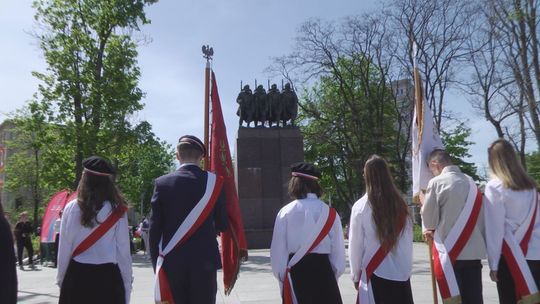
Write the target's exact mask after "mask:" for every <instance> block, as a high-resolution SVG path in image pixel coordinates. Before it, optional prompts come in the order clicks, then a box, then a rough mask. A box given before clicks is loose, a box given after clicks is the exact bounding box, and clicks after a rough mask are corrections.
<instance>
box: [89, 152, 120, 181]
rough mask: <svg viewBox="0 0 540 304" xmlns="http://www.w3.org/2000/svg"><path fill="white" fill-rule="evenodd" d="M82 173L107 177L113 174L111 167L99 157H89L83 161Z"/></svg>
mask: <svg viewBox="0 0 540 304" xmlns="http://www.w3.org/2000/svg"><path fill="white" fill-rule="evenodd" d="M82 165H83V167H84V171H85V172H87V173H90V174H93V175H100V176H109V175H113V174H114V173H115V171H114V168H113V166H111V164H110V163H109V162H108V161H107V160H106V159H104V158H103V157H99V156H90V157H88V158H86V159H85V160H83V162H82Z"/></svg>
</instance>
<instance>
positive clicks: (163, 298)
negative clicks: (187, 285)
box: [154, 172, 223, 304]
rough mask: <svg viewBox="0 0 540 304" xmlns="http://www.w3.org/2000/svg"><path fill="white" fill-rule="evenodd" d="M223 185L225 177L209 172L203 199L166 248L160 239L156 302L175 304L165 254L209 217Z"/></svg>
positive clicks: (155, 291) (183, 240)
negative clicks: (166, 271)
mask: <svg viewBox="0 0 540 304" xmlns="http://www.w3.org/2000/svg"><path fill="white" fill-rule="evenodd" d="M222 185H223V177H221V176H216V175H215V174H213V173H211V172H208V179H207V181H206V191H205V193H204V195H203V197H202V198H201V200H200V201H199V202H198V203H197V205H195V207H194V208H193V209H192V210H191V212H190V213H189V214H188V216H187V217H186V219H185V220H184V221H183V222H182V224H180V227H178V230H176V232H175V233H174V235H173V237H172V238H171V240H170V241H169V243H167V246H166V247H165V249H162V243H163V236H162V237H161V240H160V241H159V256H158V258H157V262H156V277H155V288H154V299H155V302H156V303H163V304H165V303H166V304H174V299H173V296H172V292H171V288H170V285H169V281H168V279H167V275H166V274H165V271H164V270H163V269H162V268H161V266H163V260H164V258H165V256H166V255H167V254H168V253H169V252H171V251H172V250H173V249H174V248H175V247H177V246H179V245H181V244H182V243H184V242H185V241H186V240H188V239H189V237H190V236H191V235H193V233H194V232H195V231H197V229H198V228H199V227H200V226H201V224H202V223H204V221H205V220H206V219H207V218H208V215H210V213H211V212H212V210H213V209H214V206H215V204H216V201H217V199H218V196H219V193H220V191H221V186H222Z"/></svg>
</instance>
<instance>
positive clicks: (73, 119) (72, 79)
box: [6, 0, 173, 220]
mask: <svg viewBox="0 0 540 304" xmlns="http://www.w3.org/2000/svg"><path fill="white" fill-rule="evenodd" d="M155 2H156V1H152V0H109V1H100V0H83V1H72V0H36V1H34V3H33V7H34V8H35V9H36V15H35V19H36V21H37V22H38V24H39V28H40V30H41V32H38V33H36V36H37V39H38V40H39V45H40V47H41V49H42V51H43V56H44V58H45V60H46V62H47V65H48V67H47V70H46V71H45V72H34V73H33V74H34V76H35V77H37V78H38V79H39V80H41V84H40V85H39V87H38V93H37V94H36V96H35V100H33V101H31V102H30V103H29V104H28V106H27V107H26V108H25V109H23V110H21V111H19V113H17V115H16V117H15V118H14V119H13V121H14V123H15V126H16V127H15V138H14V140H12V141H11V142H9V143H8V146H9V148H10V149H14V151H15V153H13V154H12V155H11V156H10V157H9V159H8V161H7V162H6V173H7V174H8V176H9V178H7V179H6V180H7V184H6V187H7V188H9V189H10V190H11V191H14V192H19V193H28V192H30V193H31V194H32V195H31V196H32V198H33V201H34V207H35V209H34V210H35V212H34V218H35V219H36V220H37V219H38V218H40V214H41V212H40V209H41V210H42V209H43V208H44V206H45V204H46V203H47V201H48V199H49V197H50V195H51V194H53V193H55V192H57V191H59V190H61V189H63V188H70V189H72V190H74V189H75V188H76V186H77V184H78V181H79V179H80V176H81V174H82V160H83V159H84V158H85V157H88V156H90V155H100V156H104V157H106V158H108V159H110V160H111V161H112V163H113V165H114V166H115V167H117V169H118V176H117V182H118V185H119V187H120V189H121V190H122V191H123V193H124V194H125V196H126V197H127V199H128V201H130V202H131V203H132V204H134V203H137V204H139V203H140V202H141V201H142V202H143V203H144V204H146V205H147V204H148V203H149V199H150V197H149V196H150V195H151V193H152V182H153V180H154V178H156V177H157V176H159V175H162V174H164V173H166V172H167V171H169V169H170V167H171V164H172V160H173V155H172V151H171V147H170V146H168V145H166V144H165V143H164V142H162V141H160V139H159V138H157V137H156V136H155V134H154V133H153V132H152V130H151V126H150V124H149V123H147V122H145V121H143V122H136V121H135V120H134V119H133V116H134V114H135V113H136V112H137V111H138V110H140V109H142V108H143V103H142V99H143V97H144V93H143V92H142V91H141V89H140V88H139V87H138V85H139V83H138V82H139V77H140V70H139V67H138V65H137V43H136V41H135V40H134V38H133V33H135V32H137V31H139V27H140V26H142V25H144V24H147V23H149V22H150V21H149V20H148V19H147V18H146V15H145V12H144V8H145V6H146V5H149V4H152V3H155ZM143 209H148V208H147V207H146V208H143Z"/></svg>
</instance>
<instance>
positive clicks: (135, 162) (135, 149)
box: [117, 122, 174, 214]
mask: <svg viewBox="0 0 540 304" xmlns="http://www.w3.org/2000/svg"><path fill="white" fill-rule="evenodd" d="M173 155H174V153H173V151H172V150H171V147H170V145H168V144H166V143H165V142H161V141H160V140H159V138H156V136H155V135H154V133H153V132H152V129H151V126H150V124H149V123H148V122H141V123H140V124H139V125H138V126H137V127H136V128H135V129H134V130H133V132H132V133H131V138H130V143H129V144H126V145H124V146H123V147H122V150H121V152H120V153H119V154H118V156H117V160H118V171H119V172H120V175H119V177H118V183H119V185H120V187H121V188H122V189H123V193H124V195H125V196H126V197H127V199H128V201H130V202H132V203H136V202H140V204H141V205H140V210H139V211H140V212H141V214H146V213H147V212H148V211H149V206H150V198H151V197H152V193H153V187H154V179H155V178H156V177H158V176H160V175H162V174H163V173H165V172H167V171H169V170H170V169H171V167H172V165H173V163H172V160H173Z"/></svg>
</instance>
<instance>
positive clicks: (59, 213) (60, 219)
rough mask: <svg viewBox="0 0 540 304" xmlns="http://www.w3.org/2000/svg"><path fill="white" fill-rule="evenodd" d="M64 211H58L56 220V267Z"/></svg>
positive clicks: (56, 265)
mask: <svg viewBox="0 0 540 304" xmlns="http://www.w3.org/2000/svg"><path fill="white" fill-rule="evenodd" d="M62 212H64V211H63V210H60V212H58V218H57V219H56V220H55V221H54V257H53V259H54V268H56V267H58V245H59V244H60V224H61V223H62Z"/></svg>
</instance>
